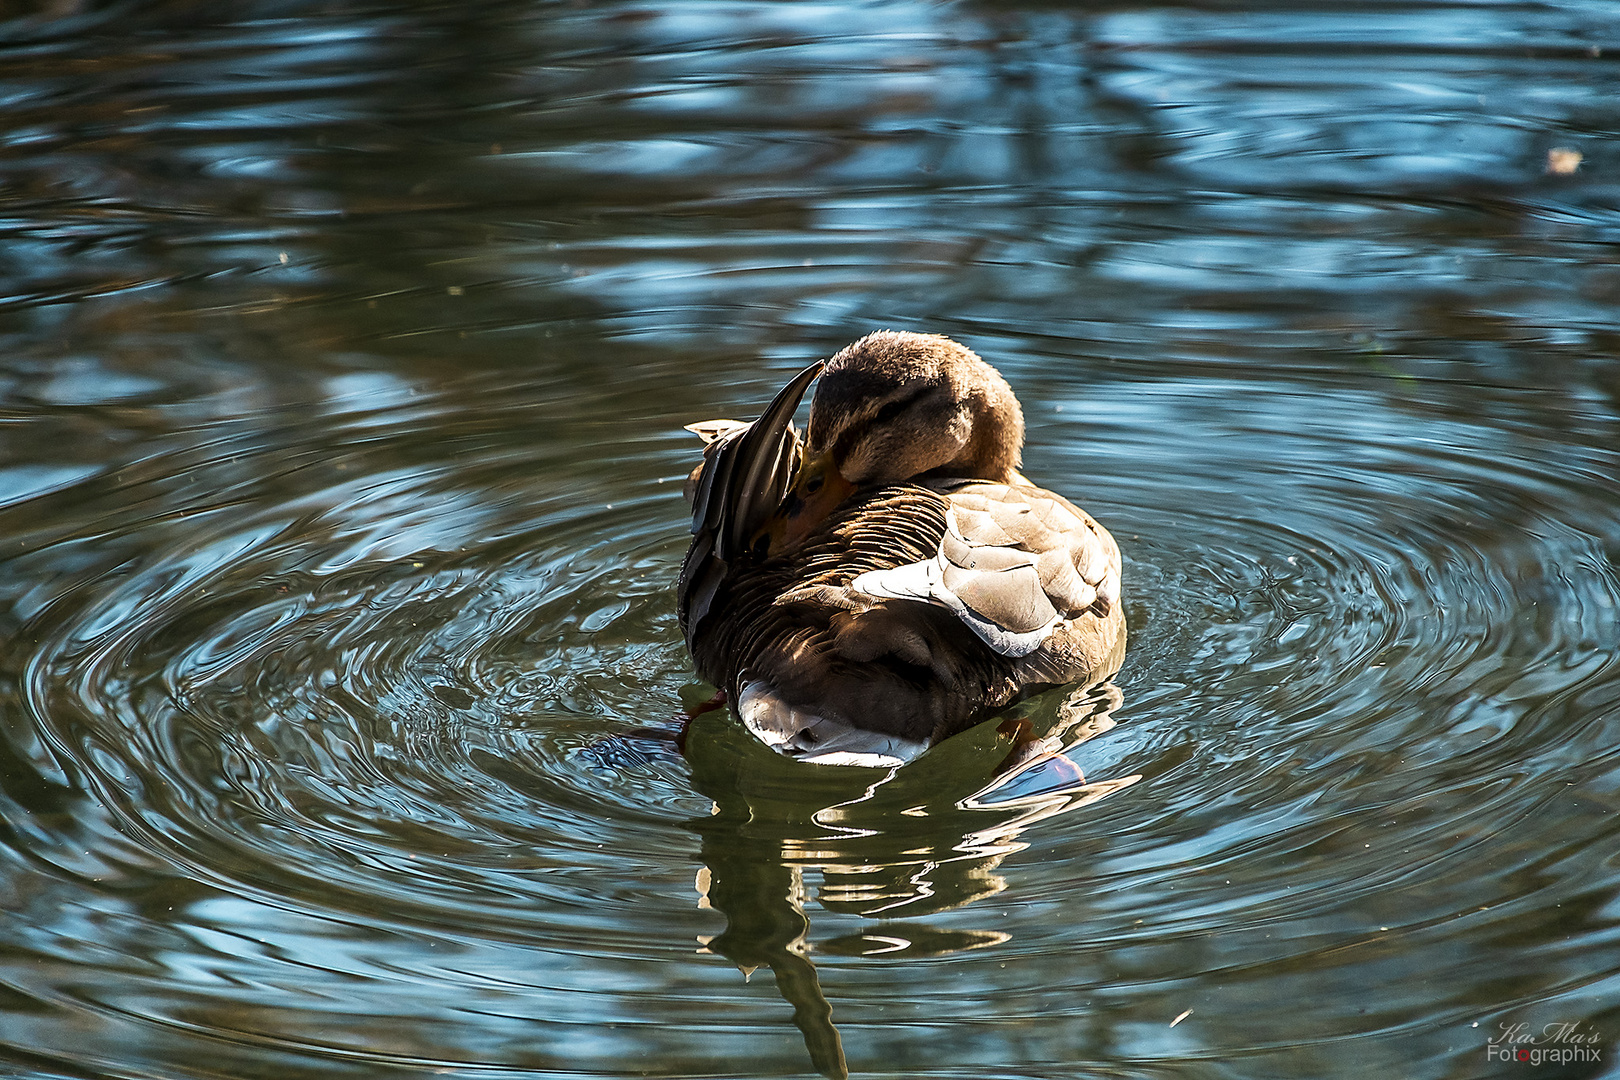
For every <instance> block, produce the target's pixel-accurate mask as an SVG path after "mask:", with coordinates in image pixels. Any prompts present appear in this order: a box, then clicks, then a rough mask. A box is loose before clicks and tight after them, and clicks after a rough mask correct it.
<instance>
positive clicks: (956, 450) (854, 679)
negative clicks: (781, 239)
mask: <svg viewBox="0 0 1620 1080" xmlns="http://www.w3.org/2000/svg"><path fill="white" fill-rule="evenodd" d="M817 379H819V380H820V381H819V383H817V386H816V391H815V395H814V398H813V399H812V401H811V405H810V414H809V424H808V427H807V428H806V431H805V435H804V437H803V438H802V439H801V438H800V436H799V433H798V431H797V429H796V428H795V427H794V425H793V415H794V412H795V411H796V410H797V408H798V406H799V404H800V402H801V401H802V400H803V398H804V395H805V393H806V392H807V391H808V389H809V387H810V384H811V383H812V382H815V381H816V380H817ZM687 430H689V431H691V432H693V433H694V434H696V435H698V436H699V437H700V438H701V439H702V440H703V441H704V444H705V445H704V448H703V458H702V461H701V462H700V463H699V464H698V465H697V467H696V468H694V469H693V470H692V472H691V474H690V475H689V477H688V478H687V482H686V485H685V490H686V496H687V499H688V501H689V503H690V508H691V514H692V525H691V532H692V542H691V546H690V547H689V549H688V550H687V553H686V557H685V560H684V561H683V563H682V566H681V571H680V577H679V580H678V582H677V586H676V609H677V615H678V617H679V622H680V626H681V631H682V634H683V635H684V636H685V639H686V644H687V647H688V649H689V651H690V653H691V656H692V660H693V664H694V666H695V668H696V670H697V674H698V676H699V677H700V678H702V679H703V680H705V681H707V682H709V683H711V684H712V685H714V686H716V687H718V688H719V690H720V694H719V695H717V698H716V701H717V702H719V701H722V700H723V701H724V702H725V703H728V704H729V705H730V706H731V708H732V710H733V712H734V713H735V715H736V716H737V718H738V719H739V720H740V721H741V722H742V724H743V726H744V727H746V728H747V729H748V730H749V731H750V732H752V733H753V734H754V736H756V737H757V738H758V739H759V741H761V742H763V743H764V744H765V745H766V746H768V747H770V748H771V749H772V750H774V751H776V752H777V753H779V754H782V755H784V756H787V757H791V758H795V759H798V760H800V761H804V762H808V763H812V764H819V765H861V766H871V767H895V766H899V765H903V764H906V763H908V762H910V761H912V760H914V759H916V758H917V757H918V756H920V755H921V754H922V753H924V752H925V751H926V750H928V749H929V748H930V747H932V746H934V745H936V744H938V743H939V742H941V741H942V740H944V739H947V738H949V737H950V736H952V735H955V734H957V733H959V732H961V731H964V730H966V729H968V728H969V727H972V726H974V725H975V724H977V723H979V722H981V721H983V720H985V719H988V718H989V717H990V716H992V715H993V714H995V713H996V712H997V711H999V710H1002V709H1004V708H1006V707H1007V706H1008V705H1010V704H1012V703H1014V702H1016V701H1017V700H1019V699H1021V698H1023V697H1026V696H1028V695H1030V694H1032V693H1035V692H1037V691H1040V690H1043V689H1047V688H1051V687H1055V686H1062V685H1065V684H1076V683H1080V684H1088V683H1095V682H1100V681H1101V680H1103V679H1106V678H1107V677H1109V676H1111V675H1112V674H1113V673H1114V671H1116V670H1117V669H1118V667H1119V666H1120V662H1121V659H1122V657H1123V653H1124V643H1125V612H1124V606H1123V599H1122V595H1121V557H1120V550H1119V546H1118V545H1117V544H1116V543H1115V542H1114V538H1113V537H1112V536H1111V535H1109V533H1108V531H1107V530H1106V529H1104V528H1103V526H1102V525H1100V524H1098V522H1097V521H1096V520H1095V519H1094V518H1092V517H1091V515H1089V514H1087V513H1086V512H1085V511H1084V510H1081V509H1080V508H1079V507H1077V506H1076V505H1074V503H1072V502H1070V501H1069V500H1068V499H1066V498H1064V497H1063V496H1062V495H1059V494H1056V493H1054V492H1051V491H1048V490H1045V489H1044V488H1041V487H1038V486H1036V485H1035V484H1034V483H1033V482H1032V481H1030V480H1029V479H1027V478H1026V477H1025V476H1024V475H1023V474H1022V473H1021V472H1020V471H1019V469H1020V467H1021V466H1022V454H1023V445H1024V416H1023V410H1022V407H1021V406H1020V405H1019V402H1018V399H1017V397H1016V396H1014V394H1013V391H1012V388H1011V386H1009V385H1008V383H1007V381H1006V379H1004V378H1003V377H1002V375H1001V373H1000V372H998V371H997V370H996V369H995V368H994V367H992V366H991V365H990V364H989V363H987V362H985V361H984V360H983V359H981V358H980V357H979V356H978V354H977V353H975V352H973V351H972V350H971V349H969V348H967V347H966V346H964V345H962V344H960V343H958V342H956V341H954V340H952V339H950V338H948V337H944V336H941V335H938V334H924V333H912V332H902V331H893V330H882V331H877V332H875V333H870V334H868V335H866V336H865V337H863V338H861V339H860V340H858V341H856V342H854V343H853V344H851V345H849V346H847V347H845V348H844V349H842V350H840V351H839V352H837V353H836V354H834V355H833V356H832V358H831V359H829V360H825V361H817V362H815V363H813V364H810V365H809V366H808V367H806V368H804V369H803V370H802V371H800V372H799V373H798V374H797V375H795V376H794V377H793V378H792V379H791V380H789V381H788V383H787V385H785V386H784V387H782V389H781V390H780V391H779V392H778V393H777V394H776V396H775V397H774V398H773V399H772V400H771V402H770V403H769V404H768V405H767V406H766V408H765V410H764V411H763V413H762V414H761V415H760V416H759V418H758V419H756V420H753V421H751V422H745V421H738V420H724V419H722V420H706V421H701V422H699V423H695V424H690V425H688V426H687Z"/></svg>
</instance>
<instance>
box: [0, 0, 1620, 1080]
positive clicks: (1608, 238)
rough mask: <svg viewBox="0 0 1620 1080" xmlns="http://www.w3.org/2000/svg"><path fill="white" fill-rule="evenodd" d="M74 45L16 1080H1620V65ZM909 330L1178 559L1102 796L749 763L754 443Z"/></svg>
mask: <svg viewBox="0 0 1620 1080" xmlns="http://www.w3.org/2000/svg"><path fill="white" fill-rule="evenodd" d="M22 7H23V8H24V9H25V10H14V9H7V10H6V11H5V12H4V14H5V15H6V17H7V18H8V20H9V21H5V22H0V94H3V95H4V100H6V101H7V102H8V105H7V111H8V117H9V119H8V121H7V127H6V129H5V131H4V133H3V136H0V234H3V235H4V243H3V244H0V343H3V345H4V349H3V350H0V357H3V359H0V553H3V555H4V559H3V561H0V599H3V601H4V605H3V610H0V618H3V620H4V627H5V634H4V637H3V641H0V717H3V720H0V896H3V898H4V899H3V902H0V1062H3V1063H4V1067H5V1068H7V1069H10V1070H12V1071H14V1072H17V1073H18V1074H20V1075H37V1076H61V1077H92V1076H93V1077H103V1076H105V1077H132V1076H164V1077H172V1078H188V1077H204V1076H210V1077H215V1076H232V1077H236V1076H243V1077H246V1076H259V1075H277V1076H286V1075H295V1076H338V1075H355V1076H368V1077H371V1076H392V1075H400V1076H406V1075H418V1074H429V1073H431V1074H449V1075H458V1076H469V1077H473V1076H478V1077H483V1076H489V1077H497V1076H499V1077H505V1076H519V1075H532V1074H544V1075H548V1076H556V1077H575V1076H578V1077H586V1076H590V1077H618V1076H625V1075H653V1076H737V1077H757V1076H788V1075H804V1074H811V1075H813V1074H814V1072H815V1071H816V1070H817V1069H820V1070H823V1071H836V1068H837V1066H836V1059H837V1057H838V1056H839V1055H840V1054H841V1055H842V1056H843V1058H844V1059H845V1060H846V1061H847V1065H848V1068H849V1069H850V1071H851V1072H852V1073H854V1074H857V1075H875V1074H887V1075H899V1076H908V1077H910V1076H932V1077H973V1078H985V1077H1003V1076H1005V1077H1035V1076H1070V1075H1107V1076H1121V1077H1124V1076H1131V1077H1137V1076H1141V1077H1148V1076H1153V1077H1160V1076H1171V1075H1178V1076H1179V1075H1194V1076H1290V1077H1292V1076H1334V1075H1351V1074H1354V1075H1365V1074H1369V1073H1373V1072H1382V1073H1388V1074H1391V1075H1401V1076H1413V1077H1418V1076H1425V1077H1472V1076H1482V1075H1495V1074H1498V1073H1500V1074H1502V1075H1519V1074H1518V1073H1509V1072H1507V1071H1506V1070H1507V1067H1506V1066H1498V1065H1493V1064H1491V1063H1490V1062H1488V1060H1487V1057H1486V1046H1487V1040H1488V1039H1489V1038H1490V1037H1491V1036H1492V1035H1493V1034H1495V1033H1497V1032H1498V1031H1499V1030H1500V1025H1501V1024H1504V1023H1520V1022H1524V1023H1529V1024H1530V1025H1531V1026H1532V1027H1533V1028H1534V1029H1536V1030H1541V1028H1542V1025H1544V1024H1546V1023H1551V1022H1578V1023H1579V1024H1581V1025H1583V1029H1584V1030H1588V1031H1596V1032H1600V1033H1602V1038H1603V1041H1602V1043H1601V1045H1602V1046H1603V1047H1604V1056H1605V1057H1606V1058H1612V1056H1613V1055H1614V1054H1615V1053H1620V1043H1617V1042H1614V1041H1612V1040H1613V1038H1614V1034H1615V1032H1620V952H1617V948H1620V935H1617V930H1616V927H1617V925H1620V899H1617V894H1620V864H1617V861H1616V856H1615V851H1616V836H1617V832H1620V815H1617V809H1620V751H1617V749H1616V747H1617V745H1620V740H1617V734H1620V732H1617V725H1620V659H1617V655H1620V569H1617V565H1620V480H1617V477H1620V368H1617V367H1616V364H1615V361H1614V356H1615V350H1616V347H1617V345H1620V337H1617V336H1616V332H1615V323H1614V316H1613V312H1614V305H1615V302H1616V300H1617V299H1620V274H1617V272H1616V270H1615V268H1614V266H1613V260H1612V252H1613V248H1612V245H1613V243H1614V242H1615V240H1616V239H1617V238H1620V229H1617V226H1620V205H1617V192H1620V188H1617V187H1616V186H1615V184H1614V180H1613V176H1614V172H1613V169H1614V167H1615V165H1616V164H1617V163H1620V156H1617V155H1616V154H1615V151H1614V149H1613V146H1612V137H1613V107H1612V98H1613V93H1612V91H1613V85H1614V71H1615V69H1614V62H1615V61H1614V60H1613V59H1612V57H1611V53H1610V50H1611V48H1613V49H1620V41H1614V40H1613V37H1614V25H1615V24H1614V22H1613V18H1612V15H1613V13H1612V11H1610V10H1609V9H1608V7H1607V6H1606V5H1602V4H1580V3H1566V4H1562V5H1542V6H1539V7H1533V8H1531V7H1520V6H1510V5H1495V4H1489V5H1487V4H1479V5H1470V4H1455V5H1425V4H1395V5H1385V6H1383V7H1381V8H1378V9H1377V10H1376V11H1373V12H1370V13H1351V12H1349V11H1343V12H1329V11H1325V10H1321V9H1319V8H1318V7H1317V6H1315V5H1287V4H1284V5H1272V6H1270V7H1266V8H1264V10H1252V11H1249V10H1245V11H1236V10H1233V11H1227V10H1225V9H1219V8H1211V9H1209V10H1207V11H1195V10H1192V9H1187V8H1171V7H1154V6H1140V5H1117V6H1114V7H1105V8H1092V9H1086V10H1084V11H1069V10H1066V9H1063V8H1061V7H1055V6H1033V5H1032V6H1029V7H1023V6H1019V5H999V4H998V5H988V4H987V5H972V4H946V5H933V4H918V3H883V4H874V5H862V6H844V5H822V6H816V5H774V4H759V5H750V4H734V3H712V4H696V3H695V4H690V5H685V4H683V5H679V6H676V5H667V6H665V7H664V8H662V9H660V8H654V7H648V6H638V5H632V4H617V5H602V6H599V7H588V6H580V7H571V6H565V5H558V6H550V5H530V4H505V3H493V4H484V5H468V10H467V11H466V12H464V13H459V12H456V11H452V10H444V11H439V10H422V11H418V10H415V9H414V8H412V7H410V6H403V5H402V6H397V7H390V6H387V5H383V6H376V5H373V6H372V7H369V8H367V9H366V10H365V12H364V13H349V12H347V11H346V10H345V9H344V8H343V7H342V6H330V7H323V8H321V9H320V10H319V11H316V10H314V9H312V8H311V9H308V10H306V8H305V7H303V6H301V5H297V4H274V3H264V4H253V5H247V6H246V7H245V8H242V9H241V10H239V11H237V10H233V12H232V13H230V14H221V13H219V12H211V11H205V12H203V13H201V14H199V9H197V8H193V7H191V6H188V5H184V4H178V3H176V4H150V5H145V6H142V7H139V8H137V7H122V8H111V7H109V8H107V9H105V10H102V9H99V8H97V7H96V6H94V5H77V6H76V5H71V4H69V5H40V6H39V8H40V9H39V10H38V11H36V10H34V9H32V8H28V7H27V5H23V6H22ZM47 8H48V10H47ZM1615 55H1620V53H1617V54H1615ZM1559 147H1564V148H1571V149H1575V150H1577V151H1579V152H1580V153H1581V162H1580V165H1579V168H1578V169H1577V171H1576V172H1575V173H1574V174H1572V175H1557V174H1553V173H1549V172H1548V171H1547V161H1548V158H1547V153H1548V151H1549V150H1550V149H1554V148H1559ZM879 326H897V327H902V328H907V329H928V330H936V331H941V332H946V333H950V334H952V335H954V336H957V337H959V338H960V339H962V340H963V341H965V342H967V343H968V344H970V345H972V346H973V347H975V348H976V349H977V350H978V351H980V352H981V353H982V354H983V355H985V356H986V357H987V358H988V359H991V360H992V361H993V362H995V363H997V364H998V366H1000V367H1001V369H1002V370H1003V371H1004V373H1005V374H1006V375H1007V376H1008V378H1009V380H1010V381H1011V382H1012V383H1013V385H1014V387H1015V389H1016V390H1017V391H1018V393H1019V394H1020V396H1021V398H1022V399H1023V401H1024V403H1025V408H1026V412H1027V413H1028V417H1029V447H1028V450H1027V453H1026V465H1027V471H1028V472H1029V473H1030V474H1031V475H1032V476H1034V477H1035V478H1037V479H1038V480H1039V481H1040V482H1042V483H1043V484H1044V485H1046V486H1049V487H1052V488H1054V489H1055V490H1058V491H1061V492H1063V493H1065V494H1067V495H1069V496H1070V497H1071V498H1073V499H1074V500H1075V501H1076V502H1078V503H1080V504H1081V505H1083V506H1085V507H1086V508H1087V509H1088V510H1089V511H1091V512H1092V513H1093V514H1094V515H1096V516H1097V517H1098V518H1099V519H1100V520H1102V521H1103V522H1104V523H1105V524H1106V525H1108V526H1109V528H1110V529H1111V530H1112V531H1113V532H1114V534H1115V535H1116V536H1117V537H1118V538H1119V540H1120V541H1121V544H1122V547H1123V548H1124V550H1125V552H1126V557H1127V566H1126V586H1127V604H1128V613H1129V616H1130V623H1131V647H1130V652H1129V655H1128V657H1127V659H1126V662H1125V667H1124V669H1123V670H1122V672H1121V674H1120V676H1119V677H1118V679H1117V680H1116V682H1117V688H1118V695H1117V696H1110V694H1109V693H1107V692H1106V691H1105V692H1100V693H1099V694H1098V695H1093V696H1092V697H1091V698H1089V699H1087V700H1086V701H1085V702H1084V703H1083V705H1084V708H1083V709H1082V710H1081V712H1084V713H1085V716H1086V719H1085V724H1088V725H1090V726H1087V727H1083V728H1082V729H1077V730H1083V732H1084V733H1085V734H1087V735H1089V737H1087V738H1085V739H1083V740H1082V741H1080V742H1079V743H1078V744H1077V745H1076V746H1075V747H1074V749H1073V750H1072V751H1071V753H1070V757H1071V758H1072V760H1073V762H1074V763H1075V765H1077V766H1078V767H1079V768H1080V770H1082V771H1083V773H1084V775H1085V777H1086V779H1087V780H1088V781H1090V782H1091V785H1092V786H1091V787H1090V788H1087V789H1086V790H1085V791H1084V792H1083V793H1082V794H1081V795H1079V796H1074V797H1069V798H1065V799H1060V800H1054V799H1051V798H1043V797H1042V793H1043V791H1045V790H1048V789H1047V788H1045V787H1043V781H1042V779H1041V778H1040V777H1038V776H1035V777H1029V778H1026V779H1025V781H1024V783H1023V786H1019V785H1018V784H1014V785H1012V786H1010V787H1008V788H1007V789H1005V790H1003V791H1000V792H998V793H996V794H995V795H994V796H987V797H983V798H981V797H980V793H982V792H983V791H984V789H985V787H986V785H987V783H989V779H990V774H991V772H992V770H993V768H994V766H995V764H996V761H997V760H999V758H998V753H999V751H1000V750H1001V749H1004V747H1001V745H1000V744H999V743H998V742H997V738H996V734H995V731H994V729H993V728H986V729H982V730H979V731H976V732H974V733H972V734H970V735H968V736H964V737H963V738H962V739H960V740H957V741H955V742H953V743H952V744H948V745H947V746H946V747H942V748H941V750H940V751H939V752H937V753H934V754H930V755H929V756H928V757H927V758H925V759H924V760H923V761H921V762H919V763H918V764H917V765H915V766H912V767H909V768H907V769H905V770H902V771H900V772H899V773H897V774H895V775H893V776H888V775H885V774H881V773H879V774H870V773H865V772H858V771H850V770H838V769H834V770H815V769H807V768H804V767H796V766H792V765H790V764H789V763H785V762H781V761H779V760H778V759H776V758H774V757H773V756H771V755H770V754H769V753H768V752H766V751H764V750H763V749H761V748H760V747H758V746H755V745H753V744H752V743H751V742H750V741H749V740H748V738H747V737H746V736H744V735H743V734H742V733H741V732H740V731H739V730H738V729H737V728H736V726H735V725H734V724H732V723H730V722H729V721H728V720H726V719H725V718H724V717H723V716H722V715H719V714H713V713H711V714H706V715H704V716H703V717H702V718H700V719H699V720H698V721H697V722H696V723H695V724H694V725H693V727H692V730H691V732H690V734H689V736H688V740H687V745H686V750H687V753H686V754H685V755H684V756H683V755H682V754H681V753H679V752H678V751H677V749H676V748H675V744H674V741H673V736H674V732H675V731H676V729H677V727H678V719H677V718H678V717H679V716H680V714H681V713H682V712H683V710H685V709H687V708H692V707H695V706H697V705H698V704H699V703H701V702H702V701H703V700H704V699H705V698H706V697H707V696H708V694H709V688H706V687H702V686H699V685H697V684H695V683H694V682H693V681H692V679H691V676H690V667H689V663H688V660H687V657H686V655H685V652H684V649H683V646H682V644H681V641H680V634H679V630H678V628H677V626H676V625H675V617H674V600H673V580H674V576H675V572H676V569H677V568H678V566H679V562H680V558H681V554H682V552H683V550H684V547H685V543H686V540H687V535H686V528H685V520H684V513H683V507H682V504H681V501H680V481H681V479H682V478H683V476H684V474H685V472H686V470H687V469H688V468H690V466H691V464H692V463H693V461H694V460H695V455H696V449H697V448H696V443H695V441H694V440H692V439H690V437H689V436H687V435H686V434H685V433H684V432H682V431H680V426H681V425H682V424H684V423H687V422H690V421H692V420H697V419H704V418H708V417H711V416H721V415H729V416H742V417H746V416H749V415H752V412H753V411H757V409H758V407H759V406H760V404H761V403H762V402H763V401H765V400H766V399H767V398H768V397H769V395H770V394H771V392H772V391H773V390H774V389H775V388H776V386H778V385H780V383H781V382H782V381H783V379H784V378H785V376H786V374H787V373H789V372H791V371H792V370H794V369H796V368H797V367H798V366H800V365H802V364H803V363H805V362H807V361H808V360H810V359H812V358H815V357H817V356H824V355H827V354H828V353H829V352H830V351H831V350H832V349H834V348H836V347H837V346H839V345H841V344H843V343H844V342H846V341H848V340H850V339H852V338H853V337H855V336H858V335H859V334H860V333H862V332H865V331H866V330H868V329H872V328H875V327H879ZM1062 697H1063V695H1061V694H1059V695H1054V696H1051V697H1047V698H1042V699H1039V700H1037V701H1035V702H1032V703H1030V705H1029V706H1028V709H1029V711H1030V715H1031V716H1032V717H1034V718H1036V719H1037V720H1039V721H1042V722H1046V721H1050V720H1051V719H1052V718H1053V717H1055V716H1058V715H1066V714H1064V712H1063V710H1065V709H1067V708H1069V707H1070V706H1069V705H1066V704H1064V703H1063V701H1062ZM1110 725H1112V726H1110ZM739 968H741V969H743V970H744V971H752V972H754V973H753V974H752V975H751V976H750V977H748V978H746V979H745V978H744V975H743V974H742V973H740V972H739ZM1178 1017H1181V1019H1180V1020H1179V1022H1176V1023H1174V1025H1173V1026H1172V1021H1176V1020H1177V1018H1178ZM1611 1067H1612V1060H1611V1061H1608V1062H1606V1063H1605V1064H1604V1065H1603V1066H1600V1067H1593V1066H1591V1065H1581V1066H1569V1067H1567V1068H1564V1070H1563V1071H1561V1072H1560V1071H1558V1069H1556V1068H1555V1069H1552V1070H1550V1071H1549V1070H1547V1069H1543V1070H1542V1071H1541V1072H1540V1073H1538V1075H1561V1076H1590V1075H1598V1074H1599V1073H1600V1072H1601V1070H1602V1068H1611Z"/></svg>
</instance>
